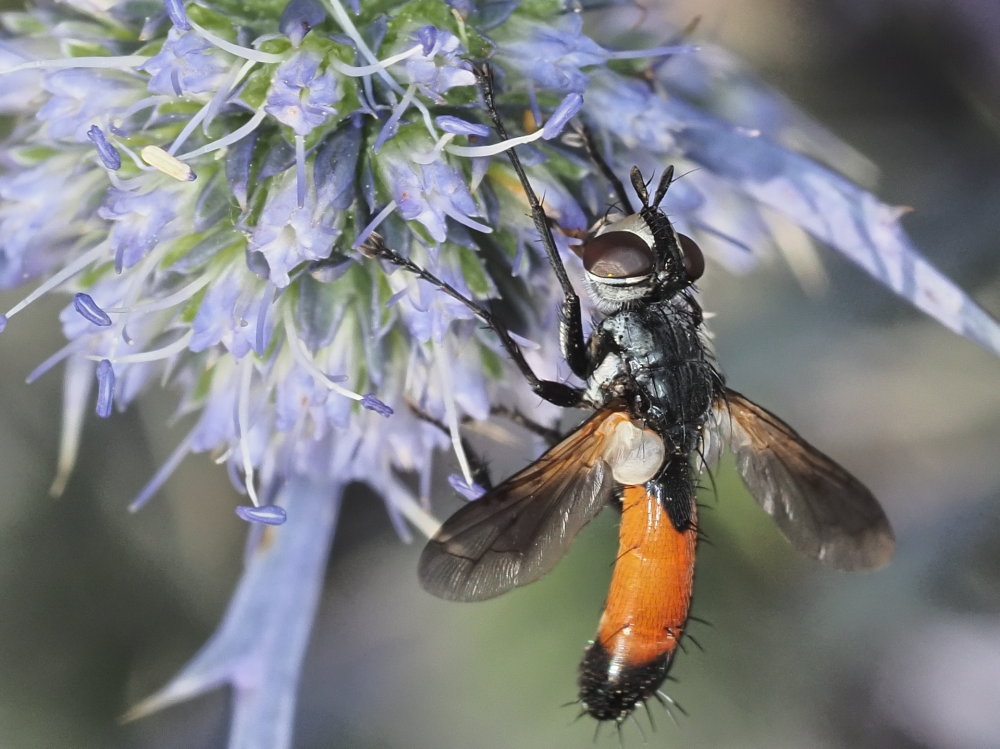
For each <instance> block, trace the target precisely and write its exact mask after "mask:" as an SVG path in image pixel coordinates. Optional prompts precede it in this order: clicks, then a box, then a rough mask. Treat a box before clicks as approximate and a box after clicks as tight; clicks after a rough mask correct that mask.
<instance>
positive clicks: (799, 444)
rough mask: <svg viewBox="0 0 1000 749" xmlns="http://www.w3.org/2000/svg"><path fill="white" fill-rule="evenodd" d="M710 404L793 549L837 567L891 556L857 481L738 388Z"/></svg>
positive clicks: (882, 525) (746, 477) (881, 518)
mask: <svg viewBox="0 0 1000 749" xmlns="http://www.w3.org/2000/svg"><path fill="white" fill-rule="evenodd" d="M714 408H715V416H716V419H717V420H718V425H719V428H720V431H721V432H722V433H723V434H726V433H728V436H729V442H730V445H731V447H732V450H733V452H734V453H735V455H736V466H737V469H738V470H739V472H740V475H741V476H742V477H743V481H744V483H745V484H746V486H747V489H749V490H750V493H751V494H752V495H753V496H754V499H756V500H757V503H758V504H759V505H760V506H761V507H762V508H764V511H765V512H766V513H767V514H768V515H770V516H771V517H773V518H774V520H775V522H776V523H777V524H778V528H779V529H780V530H781V532H782V534H783V535H784V536H785V538H787V539H788V540H789V541H790V542H791V544H792V546H794V547H795V548H796V549H798V550H799V551H801V552H802V553H804V554H807V555H809V556H811V557H815V558H816V559H819V560H820V561H821V562H824V563H825V564H828V565H830V566H832V567H836V568H837V569H842V570H859V569H875V568H878V567H881V566H883V565H885V564H886V563H887V562H888V561H889V559H890V558H891V557H892V553H893V550H894V548H895V539H894V537H893V533H892V528H890V527H889V521H888V519H887V518H886V516H885V512H883V510H882V507H881V506H880V505H879V503H878V501H877V500H876V499H875V497H874V496H872V493H871V492H870V491H868V489H867V488H866V487H865V486H864V485H863V484H862V483H861V482H860V481H858V480H857V479H856V478H854V477H853V476H852V475H851V474H849V473H848V472H847V471H845V470H844V469H843V468H841V467H840V466H839V465H838V464H837V463H835V462H834V461H833V460H831V459H830V458H829V457H827V456H826V455H824V454H823V453H821V452H820V451H819V450H817V449H816V448H815V447H813V446H812V445H810V444H809V443H808V442H806V441H805V440H804V439H802V437H800V436H799V435H798V434H797V433H796V432H795V430H794V429H792V428H791V427H790V426H788V425H787V424H785V423H784V422H783V421H782V420H781V419H779V418H778V417H777V416H775V415H774V414H772V413H770V412H768V411H766V410H765V409H763V408H761V407H760V406H758V405H757V404H755V403H753V402H752V401H750V400H748V399H747V398H745V397H744V396H742V395H740V394H739V393H737V392H735V391H733V390H727V391H726V393H725V396H724V398H720V399H719V400H718V401H717V402H716V404H715V407H714Z"/></svg>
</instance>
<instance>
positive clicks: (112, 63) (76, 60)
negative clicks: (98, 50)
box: [0, 55, 151, 75]
mask: <svg viewBox="0 0 1000 749" xmlns="http://www.w3.org/2000/svg"><path fill="white" fill-rule="evenodd" d="M150 59H151V58H149V57H147V56H145V55H121V56H118V57H62V58H59V59H57V60H30V61H29V62H22V63H20V64H19V65H15V66H13V67H10V68H6V69H4V70H0V75H6V74H7V73H16V72H18V71H20V70H68V69H71V68H110V69H112V70H121V69H122V68H137V67H139V66H140V65H142V64H143V63H145V62H147V61H148V60H150Z"/></svg>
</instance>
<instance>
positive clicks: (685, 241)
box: [677, 234, 705, 281]
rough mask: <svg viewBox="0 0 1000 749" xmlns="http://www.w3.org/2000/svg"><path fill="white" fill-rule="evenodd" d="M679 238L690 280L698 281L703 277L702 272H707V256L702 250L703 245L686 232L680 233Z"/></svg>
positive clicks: (685, 268)
mask: <svg viewBox="0 0 1000 749" xmlns="http://www.w3.org/2000/svg"><path fill="white" fill-rule="evenodd" d="M677 239H678V241H679V242H680V245H681V256H682V257H683V260H684V270H685V271H687V276H688V278H689V279H690V280H692V281H697V280H698V279H699V278H701V274H702V273H704V272H705V256H704V255H703V254H702V252H701V247H699V246H698V244H697V242H695V241H694V240H693V239H691V237H689V236H687V235H685V234H678V235H677Z"/></svg>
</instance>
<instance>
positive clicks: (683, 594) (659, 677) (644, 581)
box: [580, 486, 698, 722]
mask: <svg viewBox="0 0 1000 749" xmlns="http://www.w3.org/2000/svg"><path fill="white" fill-rule="evenodd" d="M674 501H686V502H690V503H691V508H690V518H691V520H690V522H689V523H688V524H687V527H685V528H684V530H681V531H678V530H677V529H676V528H675V527H674V525H673V523H672V522H671V520H670V517H669V516H668V515H667V513H666V511H665V510H664V509H663V507H662V505H661V503H660V501H659V500H658V499H657V498H656V497H655V496H653V495H652V494H650V493H649V492H647V491H646V488H645V486H626V487H625V488H624V490H623V494H622V518H621V527H620V530H619V542H618V559H617V561H616V562H615V569H614V574H613V575H612V578H611V588H610V590H609V591H608V600H607V603H606V604H605V607H604V613H603V615H602V616H601V622H600V624H599V626H598V629H597V637H596V638H595V640H594V642H593V643H592V644H591V645H590V646H589V647H588V648H587V652H586V654H585V655H584V659H583V663H582V664H581V665H580V672H581V673H580V700H581V702H582V703H583V704H584V706H585V707H586V709H587V712H589V713H590V714H591V715H593V716H594V717H595V718H597V719H599V720H616V721H619V722H620V721H622V720H623V719H624V718H625V717H626V716H627V715H628V714H629V713H630V712H631V711H632V710H633V709H634V708H635V707H636V705H638V704H639V703H641V702H643V701H645V700H646V699H647V698H648V697H649V696H650V695H651V694H653V693H654V692H655V691H656V689H657V688H658V687H659V686H660V684H662V683H663V680H664V679H665V678H666V676H667V670H668V669H669V668H670V662H671V660H672V659H673V655H674V652H675V651H676V650H677V645H678V642H679V641H680V638H681V635H682V634H683V632H684V626H685V624H686V622H687V618H688V611H689V610H690V607H691V589H692V586H693V584H694V561H695V546H696V544H697V536H698V529H697V520H696V517H697V516H696V514H695V513H696V508H695V499H694V496H693V494H692V495H691V496H689V497H683V498H681V497H678V498H674Z"/></svg>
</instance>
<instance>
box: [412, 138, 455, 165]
mask: <svg viewBox="0 0 1000 749" xmlns="http://www.w3.org/2000/svg"><path fill="white" fill-rule="evenodd" d="M454 137H455V133H444V134H443V135H442V136H441V137H440V138H438V141H437V143H435V144H434V147H433V148H432V149H431V150H430V151H428V152H427V153H417V154H413V155H412V156H411V157H410V160H411V161H413V163H414V164H433V163H434V162H435V161H437V160H438V159H439V158H440V157H441V151H443V150H444V147H445V146H447V145H448V144H449V143H450V142H451V141H452V139H453V138H454Z"/></svg>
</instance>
